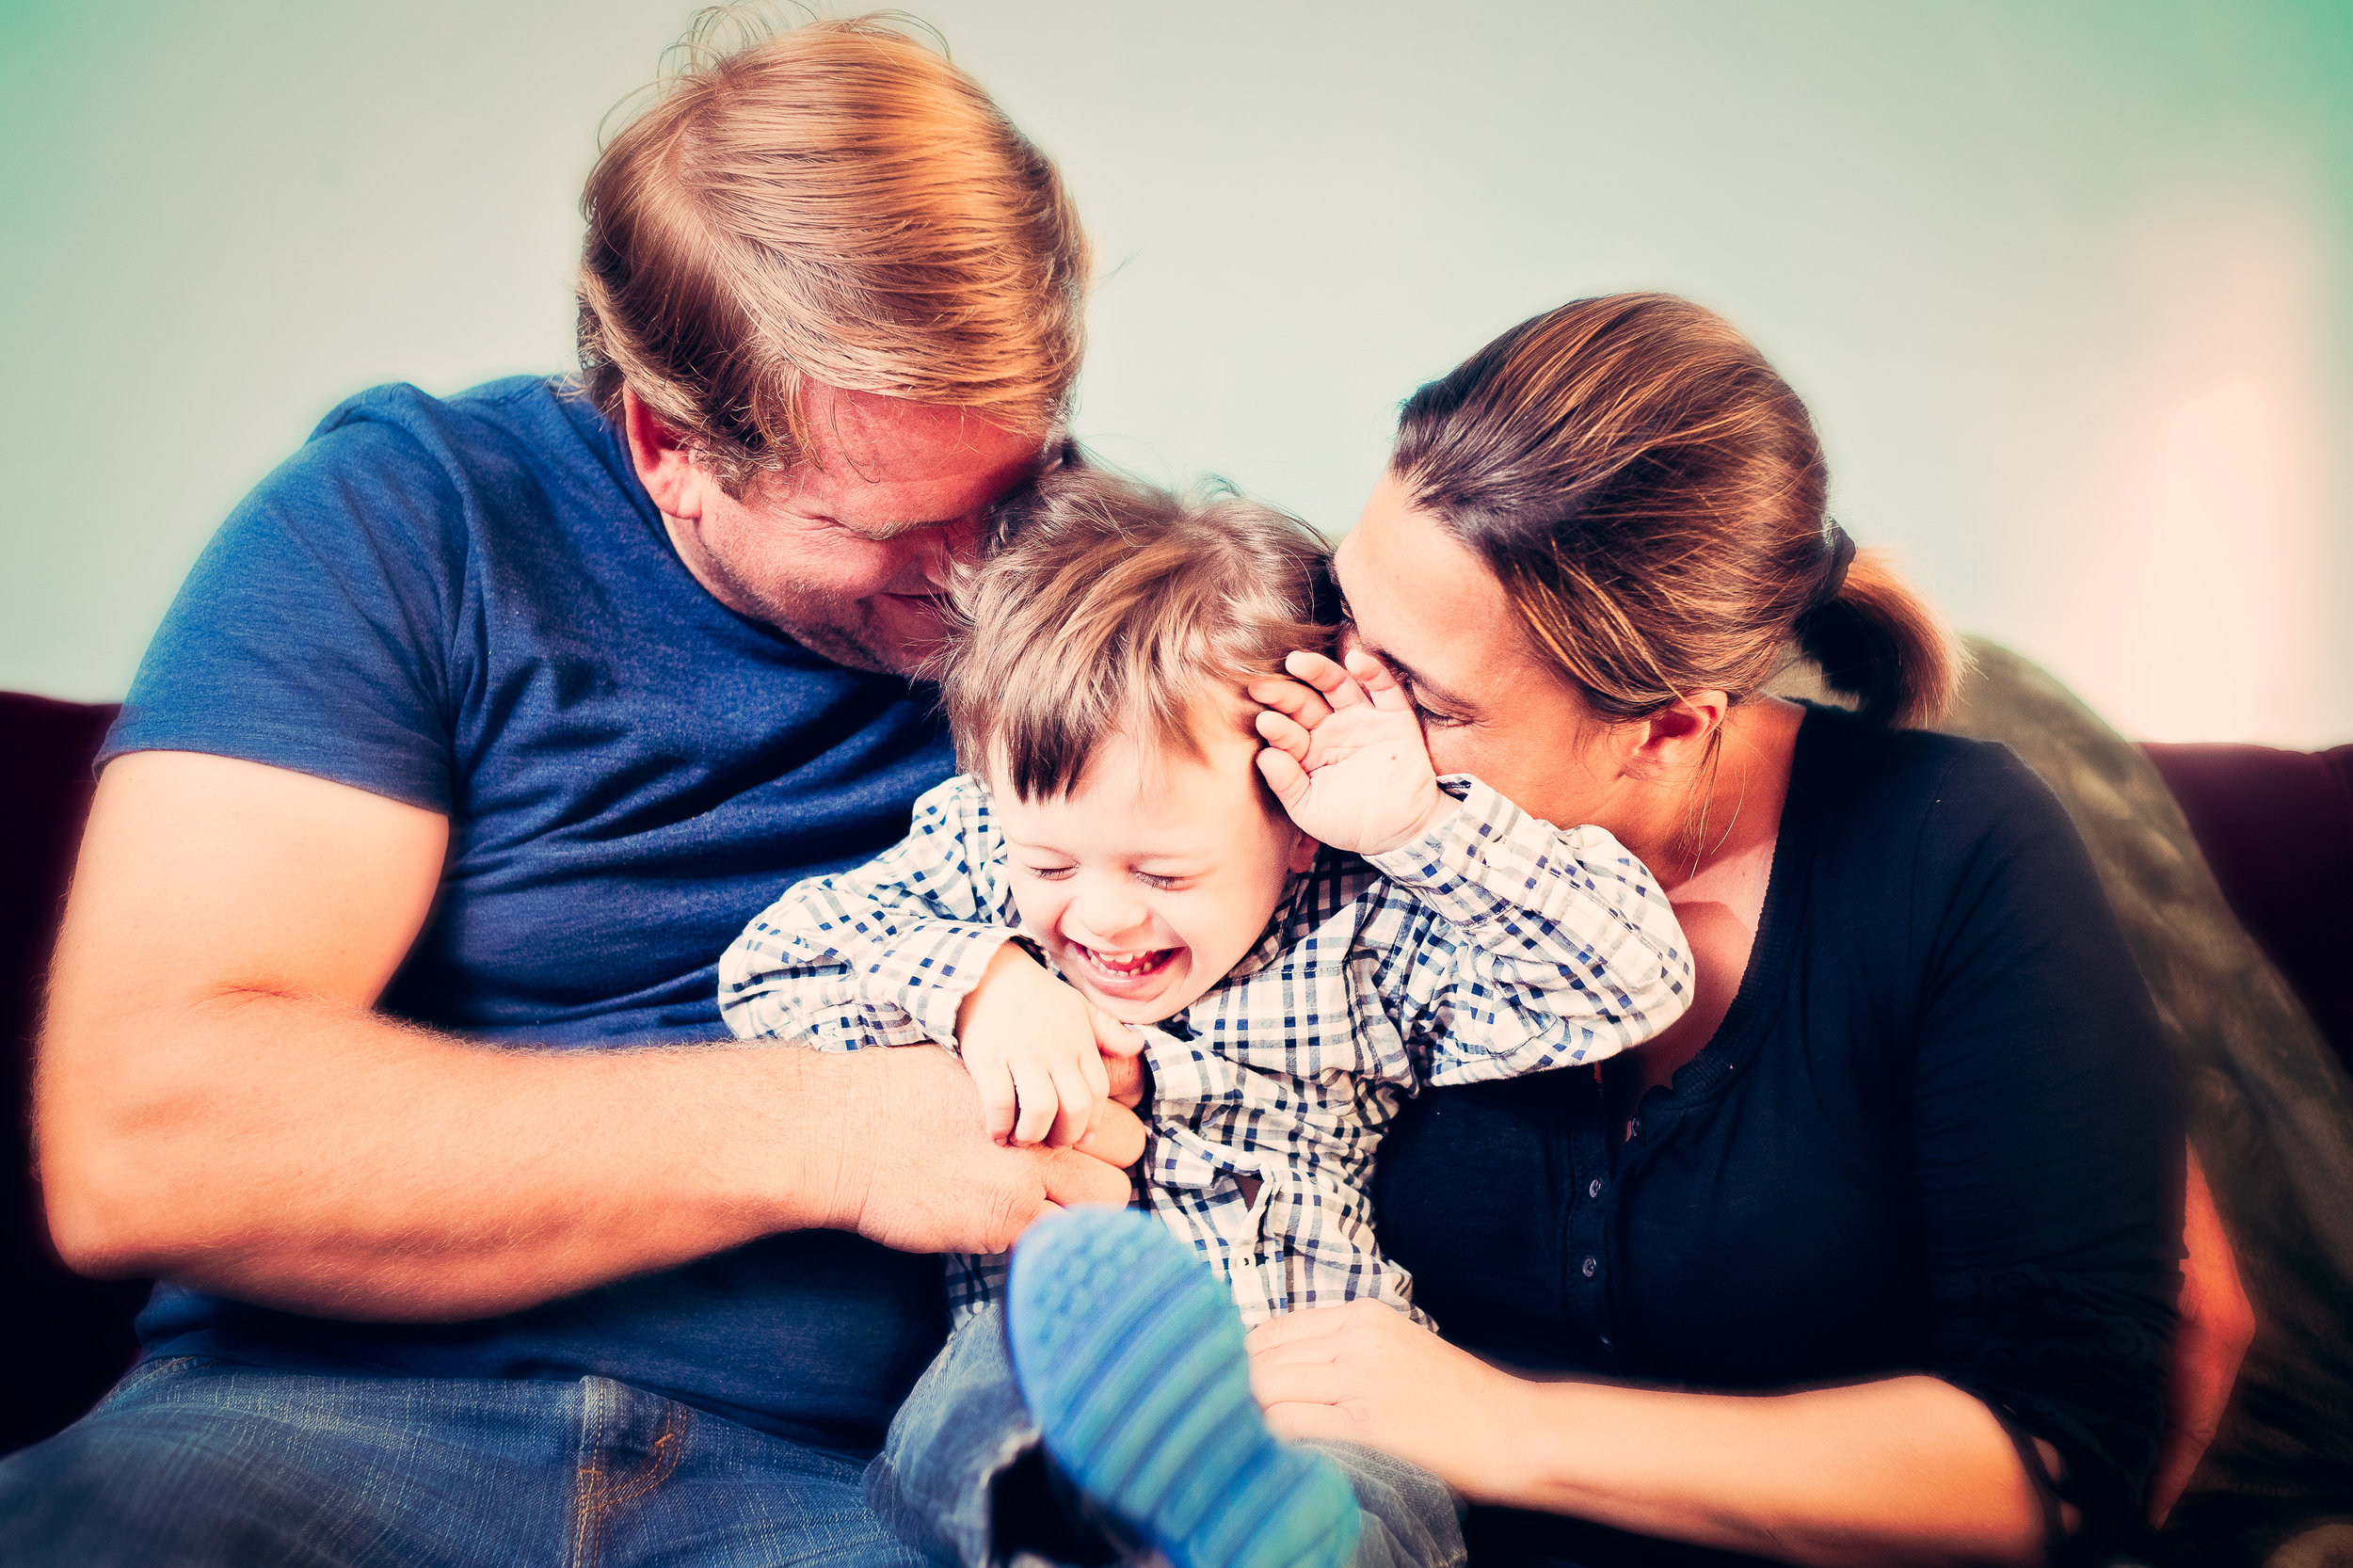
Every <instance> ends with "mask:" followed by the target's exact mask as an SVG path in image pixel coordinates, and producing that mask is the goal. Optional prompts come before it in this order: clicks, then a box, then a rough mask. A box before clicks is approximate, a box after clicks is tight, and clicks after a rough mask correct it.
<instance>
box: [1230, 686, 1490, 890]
mask: <svg viewBox="0 0 2353 1568" xmlns="http://www.w3.org/2000/svg"><path fill="white" fill-rule="evenodd" d="M1283 667H1284V668H1285V669H1287V670H1289V671H1290V673H1291V674H1292V675H1293V676H1295V677H1297V680H1259V681H1254V682H1253V683H1252V684H1251V686H1250V696H1251V698H1252V700H1254V701H1257V702H1261V703H1264V704H1265V705H1266V709H1267V711H1266V712H1262V713H1260V714H1259V715H1258V721H1257V723H1258V737H1259V739H1261V740H1263V741H1265V742H1266V744H1267V749H1265V750H1264V751H1261V752H1260V753H1258V772H1259V773H1260V774H1261V775H1262V776H1264V777H1265V778H1266V781H1267V785H1268V787H1269V788H1270V789H1272V790H1273V792H1274V796H1275V798H1276V799H1277V800H1279V801H1281V802H1282V803H1283V809H1284V810H1286V811H1288V812H1289V813H1290V818H1291V821H1292V822H1294V823H1297V824H1299V827H1300V830H1301V831H1302V832H1304V833H1305V834H1306V835H1307V836H1308V837H1309V838H1311V839H1315V840H1320V841H1321V842H1323V843H1327V844H1330V845H1331V846H1332V847H1333V848H1334V849H1341V850H1347V851H1350V852H1351V853H1353V854H1357V855H1379V854H1381V853H1383V852H1384V851H1385V850H1392V849H1395V848H1397V847H1398V846H1399V845H1400V844H1405V843H1411V842H1412V841H1413V840H1416V839H1417V838H1419V837H1421V835H1422V834H1423V833H1425V832H1427V831H1428V830H1429V828H1430V825H1431V824H1433V823H1434V822H1436V821H1437V820H1438V819H1439V818H1440V817H1443V816H1444V815H1446V814H1447V812H1449V810H1451V809H1453V806H1454V803H1453V802H1452V801H1451V800H1449V799H1448V798H1447V797H1446V795H1445V794H1443V793H1441V792H1440V791H1439V789H1438V779H1437V774H1436V773H1435V771H1434V770H1433V769H1432V767H1431V765H1430V748H1429V746H1428V745H1427V744H1424V743H1423V741H1422V736H1421V723H1420V721H1419V720H1418V719H1417V718H1416V717H1415V716H1414V705H1413V703H1412V702H1410V701H1408V700H1407V699H1406V696H1405V693H1404V691H1403V690H1402V689H1401V688H1400V687H1399V685H1398V683H1397V680H1396V679H1395V678H1394V677H1392V676H1391V675H1390V674H1389V672H1388V671H1387V670H1386V669H1385V668H1383V667H1382V664H1381V662H1380V661H1379V660H1377V659H1375V658H1373V657H1372V656H1371V655H1370V654H1369V653H1363V652H1351V653H1350V654H1349V655H1348V663H1347V664H1346V665H1345V666H1343V665H1340V664H1334V663H1333V662H1332V661H1331V660H1329V659H1326V658H1325V657H1323V655H1321V654H1320V653H1294V654H1292V655H1291V656H1290V657H1289V658H1288V659H1286V660H1285V661H1284V662H1283ZM1303 681H1304V682H1305V685H1302V684H1301V682H1303Z"/></svg>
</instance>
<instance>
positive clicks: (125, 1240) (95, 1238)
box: [40, 1137, 161, 1279]
mask: <svg viewBox="0 0 2353 1568" xmlns="http://www.w3.org/2000/svg"><path fill="white" fill-rule="evenodd" d="M59 1144H62V1145H63V1146H62V1147H60V1146H59ZM121 1163H122V1161H120V1160H117V1159H110V1158H107V1157H105V1156H104V1155H101V1154H99V1153H98V1152H97V1151H96V1150H94V1149H92V1148H90V1147H88V1145H87V1144H86V1143H85V1142H84V1141H82V1140H80V1139H66V1140H59V1139H52V1138H48V1137H44V1138H43V1139H42V1142H41V1149H40V1188H41V1200H42V1204H43V1208H44V1210H45V1212H46V1214H47V1217H48V1221H49V1240H50V1244H51V1245H52V1246H54V1247H56V1251H57V1257H58V1259H59V1260H60V1261H61V1262H63V1263H64V1264H65V1266H66V1267H67V1268H69V1269H71V1270H72V1271H73V1272H75V1273H77V1274H88V1275H89V1276H91V1277H92V1278H94V1279H125V1278H131V1277H135V1276H137V1275H140V1274H148V1273H152V1272H155V1267H156V1264H155V1260H156V1258H157V1256H158V1254H159V1253H160V1251H161V1248H160V1246H159V1244H158V1242H159V1238H157V1237H156V1236H155V1234H154V1232H153V1218H154V1213H155V1210H156V1208H157V1207H158V1206H157V1205H156V1204H155V1203H154V1202H153V1201H152V1196H151V1195H150V1194H147V1193H143V1192H138V1191H136V1188H137V1185H138V1184H137V1183H136V1182H135V1181H129V1180H125V1179H123V1177H122V1176H121V1175H120V1174H119V1171H120V1165H121Z"/></svg>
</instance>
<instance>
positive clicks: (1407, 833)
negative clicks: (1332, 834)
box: [1356, 778, 1462, 859]
mask: <svg viewBox="0 0 2353 1568" xmlns="http://www.w3.org/2000/svg"><path fill="white" fill-rule="evenodd" d="M1424 788H1425V789H1426V790H1427V792H1428V797H1429V798H1428V799H1427V800H1426V801H1424V802H1423V803H1422V808H1421V810H1420V812H1419V813H1418V814H1417V816H1416V817H1415V818H1414V819H1413V823H1412V825H1410V826H1408V827H1406V828H1405V829H1404V830H1403V831H1401V832H1400V833H1397V834H1395V835H1393V836H1392V837H1390V838H1389V839H1388V840H1387V841H1385V842H1384V843H1380V844H1367V845H1365V846H1363V847H1362V848H1360V849H1358V850H1357V851H1356V853H1357V854H1359V855H1362V856H1365V857H1366V858H1368V859H1369V858H1371V857H1372V856H1377V855H1388V854H1391V853H1393V852H1395V851H1397V850H1401V849H1403V848H1404V847H1405V846H1406V845H1408V844H1417V843H1419V842H1421V840H1424V839H1427V838H1429V837H1430V836H1431V835H1432V834H1433V833H1434V832H1436V831H1437V830H1438V827H1439V825H1440V824H1443V823H1444V822H1445V821H1446V820H1447V819H1448V818H1449V817H1450V816H1452V815H1454V813H1455V812H1456V811H1459V810H1461V809H1462V803H1461V802H1459V801H1457V800H1456V799H1455V798H1454V797H1453V796H1452V795H1449V794H1448V793H1447V792H1445V791H1444V790H1441V789H1439V788H1438V783H1437V780H1436V779H1434V778H1433V779H1432V780H1431V781H1430V783H1429V784H1428V785H1426V786H1424Z"/></svg>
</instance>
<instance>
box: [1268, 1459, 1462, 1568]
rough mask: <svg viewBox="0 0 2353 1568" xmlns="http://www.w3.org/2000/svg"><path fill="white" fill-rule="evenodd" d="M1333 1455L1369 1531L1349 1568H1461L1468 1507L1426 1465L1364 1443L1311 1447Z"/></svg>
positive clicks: (1362, 1537)
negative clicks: (1464, 1522) (1353, 1494)
mask: <svg viewBox="0 0 2353 1568" xmlns="http://www.w3.org/2000/svg"><path fill="white" fill-rule="evenodd" d="M1306 1446H1307V1447H1308V1448H1314V1449H1315V1450H1317V1451H1318V1452H1319V1453H1321V1454H1324V1455H1326V1456H1327V1457H1329V1458H1330V1459H1331V1461H1332V1463H1333V1464H1337V1465H1338V1466H1339V1467H1340V1471H1341V1473H1342V1474H1343V1475H1345V1476H1347V1477H1348V1484H1349V1485H1350V1486H1351V1487H1352V1488H1353V1490H1354V1491H1355V1494H1356V1512H1357V1514H1358V1516H1359V1517H1360V1518H1361V1519H1362V1521H1363V1524H1364V1533H1363V1534H1361V1535H1359V1536H1357V1538H1356V1550H1355V1551H1354V1553H1353V1554H1352V1555H1351V1556H1350V1558H1349V1568H1461V1564H1462V1562H1463V1560H1464V1559H1465V1557H1467V1556H1468V1555H1469V1552H1468V1548H1467V1547H1465V1545H1464V1544H1463V1508H1462V1504H1461V1503H1460V1502H1459V1501H1458V1500H1457V1499H1456V1497H1455V1496H1454V1494H1453V1493H1452V1492H1450V1491H1449V1490H1448V1489H1447V1484H1446V1482H1444V1481H1442V1480H1439V1479H1438V1478H1437V1477H1435V1476H1433V1475H1432V1474H1431V1473H1430V1472H1429V1471H1427V1470H1425V1469H1423V1468H1422V1467H1421V1466H1420V1465H1418V1464H1412V1463H1410V1462H1408V1461H1406V1460H1402V1459H1400V1458H1398V1457H1397V1456H1396V1455H1395V1454H1388V1453H1384V1452H1382V1451H1381V1450H1380V1449H1379V1448H1367V1447H1365V1446H1364V1445H1363V1444H1362V1443H1328V1442H1323V1441H1321V1440H1317V1441H1314V1442H1310V1443H1308V1444H1307V1445H1306Z"/></svg>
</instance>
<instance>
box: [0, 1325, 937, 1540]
mask: <svg viewBox="0 0 2353 1568" xmlns="http://www.w3.org/2000/svg"><path fill="white" fill-rule="evenodd" d="M861 1468H862V1465H861V1463H860V1460H859V1459H858V1458H856V1457H852V1456H846V1455H843V1454H840V1453H835V1452H831V1451H828V1450H824V1449H818V1448H804V1447H802V1446H800V1445H799V1444H795V1443H792V1442H790V1441H787V1440H786V1439H784V1438H780V1437H772V1436H769V1435H767V1434H765V1433H762V1432H754V1431H752V1430H751V1429H749V1428H747V1427H744V1426H740V1425H738V1424H737V1423H735V1422H733V1421H728V1420H726V1419H723V1418H721V1417H719V1416H711V1415H707V1414H705V1413H703V1412H701V1411H698V1410H694V1409H691V1408H689V1407H687V1406H685V1405H681V1404H679V1403H676V1402H675V1401H673V1400H665V1399H663V1398H661V1397H660V1396H658V1395H654V1394H648V1393H647V1392H645V1391H643V1390H642V1389H638V1388H633V1387H631V1386H629V1385H628V1384H619V1383H615V1382H613V1381H612V1380H610V1379H607V1378H596V1377H590V1378H583V1379H581V1380H580V1381H578V1382H576V1383H554V1382H549V1383H532V1382H494V1381H472V1380H467V1381H441V1380H434V1379H421V1378H358V1377H316V1376H310V1375H307V1374H303V1373H295V1372H280V1371H267V1370H262V1369H258V1368H248V1367H237V1366H232V1365H229V1364H227V1363H222V1362H212V1361H204V1360H199V1359H195V1358H191V1357H170V1358H166V1359H163V1360H158V1361H150V1362H146V1363H143V1364H141V1365H140V1366H138V1367H136V1368H133V1369H132V1371H131V1374H130V1375H129V1376H128V1377H126V1378H124V1379H123V1380H122V1382H121V1384H119V1385H118V1386H117V1387H116V1388H115V1390H114V1391H113V1392H112V1393H110V1394H108V1395H107V1396H106V1398H105V1399H104V1400H102V1401H101V1402H100V1403H99V1405H98V1407H97V1408H96V1409H95V1410H93V1411H91V1412H90V1413H89V1414H88V1416H84V1417H83V1418H82V1419H81V1420H79V1421H77V1422H75V1423H74V1424H73V1425H72V1426H71V1427H69V1428H67V1429H66V1430H65V1431H64V1432H59V1433H58V1434H57V1435H56V1436H55V1437H53V1438H51V1439H49V1440H48V1441H47V1442H45V1443H40V1444H36V1445H35V1446H34V1447H32V1448H26V1449H24V1451H23V1452H21V1453H18V1454H15V1455H13V1456H11V1457H9V1458H8V1459H7V1460H6V1461H0V1562H7V1563H9V1564H11V1565H12V1568H48V1565H51V1564H55V1565H57V1568H66V1565H71V1568H115V1565H117V1564H120V1565H124V1568H128V1565H130V1564H139V1565H141V1568H181V1565H186V1568H197V1565H203V1568H213V1565H216V1564H218V1565H227V1564H236V1565H239V1568H242V1565H245V1564H248V1563H267V1564H272V1565H284V1568H297V1565H299V1568H311V1565H325V1564H329V1563H331V1564H336V1565H338V1568H374V1565H377V1564H381V1565H383V1568H394V1565H399V1568H444V1565H447V1568H457V1565H460V1564H466V1565H472V1564H483V1565H486V1568H489V1565H495V1568H507V1565H509V1564H512V1565H516V1568H536V1565H539V1564H546V1565H548V1568H556V1565H558V1564H561V1565H563V1568H622V1565H632V1568H634V1565H639V1564H643V1565H647V1568H651V1565H654V1564H678V1565H680V1568H683V1565H685V1564H689V1563H693V1564H698V1565H699V1564H710V1565H719V1568H749V1565H751V1564H786V1563H792V1564H806V1565H809V1568H819V1565H823V1568H918V1565H920V1563H921V1561H922V1559H921V1558H920V1556H918V1555H917V1554H916V1553H914V1552H913V1551H911V1550H910V1549H909V1548H908V1547H907V1546H906V1545H905V1544H903V1543H902V1542H900V1541H899V1540H898V1539H897V1538H896V1537H895V1536H894V1535H892V1534H891V1532H890V1531H889V1530H888V1529H887V1528H885V1527H884V1526H883V1524H882V1522H881V1521H880V1520H878V1519H876V1518H875V1517H874V1515H873V1513H872V1512H871V1511H870V1510H869V1509H868V1508H867V1507H866V1506H865V1504H864V1503H863V1502H862V1501H861V1500H860V1498H859V1495H858V1476H859V1471H860V1469H861Z"/></svg>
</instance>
